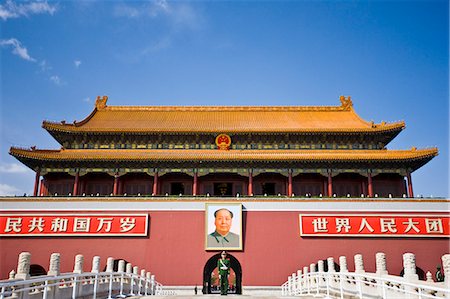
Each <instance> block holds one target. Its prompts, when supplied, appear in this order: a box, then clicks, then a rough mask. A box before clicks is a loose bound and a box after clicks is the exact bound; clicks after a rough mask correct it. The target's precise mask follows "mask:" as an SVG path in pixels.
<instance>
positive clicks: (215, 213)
mask: <svg viewBox="0 0 450 299" xmlns="http://www.w3.org/2000/svg"><path fill="white" fill-rule="evenodd" d="M222 210H225V211H228V213H230V215H231V218H233V212H231V211H230V210H228V209H227V208H220V209H218V210H217V211H215V212H214V218H216V217H217V212H219V211H222Z"/></svg>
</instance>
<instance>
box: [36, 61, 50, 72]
mask: <svg viewBox="0 0 450 299" xmlns="http://www.w3.org/2000/svg"><path fill="white" fill-rule="evenodd" d="M39 66H40V67H41V71H43V72H47V71H49V70H51V69H52V67H51V66H50V65H49V64H48V62H47V60H42V61H41V62H40V63H39Z"/></svg>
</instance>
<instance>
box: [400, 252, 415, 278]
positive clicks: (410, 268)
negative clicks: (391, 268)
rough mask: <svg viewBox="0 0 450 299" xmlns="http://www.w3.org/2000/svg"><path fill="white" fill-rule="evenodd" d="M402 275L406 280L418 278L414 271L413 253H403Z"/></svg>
mask: <svg viewBox="0 0 450 299" xmlns="http://www.w3.org/2000/svg"><path fill="white" fill-rule="evenodd" d="M403 269H404V271H405V272H404V274H403V277H404V278H406V279H408V280H418V279H419V276H418V275H417V273H416V256H415V255H414V254H413V253H405V254H403Z"/></svg>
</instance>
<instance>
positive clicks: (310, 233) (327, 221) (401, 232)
mask: <svg viewBox="0 0 450 299" xmlns="http://www.w3.org/2000/svg"><path fill="white" fill-rule="evenodd" d="M449 226H450V215H448V214H447V215H405V214H402V215H383V214H379V215H373V214H368V215H337V214H333V215H331V214H322V215H300V236H304V237H336V236H340V237H444V238H449V237H450V227H449Z"/></svg>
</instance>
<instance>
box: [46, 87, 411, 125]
mask: <svg viewBox="0 0 450 299" xmlns="http://www.w3.org/2000/svg"><path fill="white" fill-rule="evenodd" d="M107 99H108V98H107V97H106V96H104V97H102V98H101V97H98V98H97V101H96V105H95V108H94V111H93V112H92V113H91V114H90V115H89V116H88V117H87V118H85V119H84V120H82V121H80V122H74V123H72V124H69V123H65V122H60V123H55V122H48V121H44V123H43V127H44V128H45V129H46V130H48V131H53V132H55V131H56V132H68V133H70V132H72V133H123V132H125V133H126V132H129V133H152V132H154V133H177V132H179V133H272V132H273V133H285V132H286V133H296V132H298V133H308V132H318V133H321V132H331V133H333V132H337V133H338V132H343V133H345V132H354V133H357V132H387V131H400V130H402V129H403V128H404V127H405V123H404V122H403V121H401V122H395V123H384V122H383V123H380V124H374V123H373V122H367V121H365V120H363V119H361V118H360V117H359V116H358V115H357V114H356V113H355V111H354V110H353V103H352V101H351V99H350V97H348V98H345V97H344V96H341V98H340V100H341V106H310V107H308V106H301V107H296V106H276V107H263V106H261V107H258V106H240V107H239V106H233V107H232V106H177V107H173V106H107V105H106V102H107Z"/></svg>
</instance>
